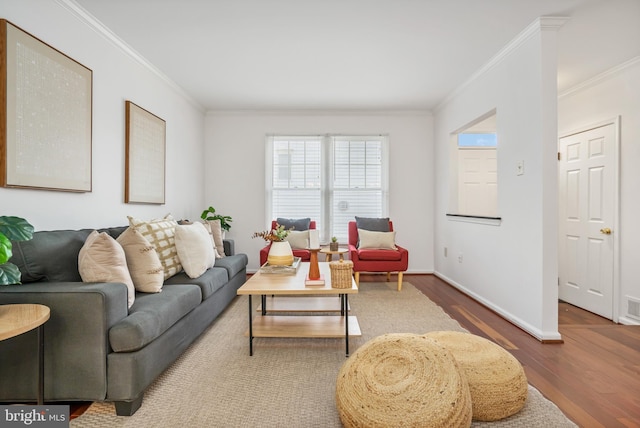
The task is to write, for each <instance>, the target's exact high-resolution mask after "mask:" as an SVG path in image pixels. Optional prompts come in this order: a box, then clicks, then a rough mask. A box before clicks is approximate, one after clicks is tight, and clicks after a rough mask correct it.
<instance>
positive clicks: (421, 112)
mask: <svg viewBox="0 0 640 428" xmlns="http://www.w3.org/2000/svg"><path fill="white" fill-rule="evenodd" d="M256 115H258V116H394V117H411V116H423V117H432V116H433V113H432V112H431V110H304V109H301V110H291V109H287V110H284V109H283V110H278V109H273V110H268V109H264V110H260V109H255V110H250V109H247V110H208V111H207V116H256Z"/></svg>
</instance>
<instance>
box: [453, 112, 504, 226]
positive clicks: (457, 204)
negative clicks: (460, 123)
mask: <svg viewBox="0 0 640 428" xmlns="http://www.w3.org/2000/svg"><path fill="white" fill-rule="evenodd" d="M497 146H498V138H497V133H496V114H495V111H493V112H491V113H489V114H488V115H485V116H483V117H481V118H479V119H478V120H477V121H475V122H473V123H472V124H470V125H468V126H466V127H464V128H463V129H462V130H460V131H458V132H455V133H453V134H452V151H453V153H452V157H451V159H452V165H451V168H452V171H454V174H453V178H454V179H453V180H452V186H451V192H450V194H451V207H450V212H451V213H454V214H457V215H463V216H477V217H496V216H497V211H498V169H497Z"/></svg>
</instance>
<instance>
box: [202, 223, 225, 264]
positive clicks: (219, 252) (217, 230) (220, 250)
mask: <svg viewBox="0 0 640 428" xmlns="http://www.w3.org/2000/svg"><path fill="white" fill-rule="evenodd" d="M205 224H206V226H207V231H208V232H209V233H210V234H211V238H212V239H213V245H214V246H215V248H216V259H221V258H223V257H225V255H226V254H225V252H224V239H222V235H223V233H222V225H221V224H220V220H206V222H205Z"/></svg>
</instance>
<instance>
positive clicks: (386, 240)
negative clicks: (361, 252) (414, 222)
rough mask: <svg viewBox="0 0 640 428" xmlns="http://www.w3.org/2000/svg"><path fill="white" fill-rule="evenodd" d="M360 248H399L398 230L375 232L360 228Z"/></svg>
mask: <svg viewBox="0 0 640 428" xmlns="http://www.w3.org/2000/svg"><path fill="white" fill-rule="evenodd" d="M358 238H359V240H360V244H359V245H358V248H359V249H364V248H369V249H378V250H397V249H398V247H396V232H374V231H371V230H365V229H358Z"/></svg>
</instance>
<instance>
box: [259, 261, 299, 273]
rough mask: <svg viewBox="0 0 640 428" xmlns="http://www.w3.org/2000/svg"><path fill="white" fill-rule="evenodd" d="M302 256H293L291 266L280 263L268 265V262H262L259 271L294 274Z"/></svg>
mask: <svg viewBox="0 0 640 428" xmlns="http://www.w3.org/2000/svg"><path fill="white" fill-rule="evenodd" d="M301 261H302V258H300V257H294V258H293V264H292V265H291V266H280V265H270V264H269V262H267V263H265V264H263V265H262V266H261V267H260V272H261V273H273V274H285V275H295V274H296V272H298V268H299V267H300V262H301Z"/></svg>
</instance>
